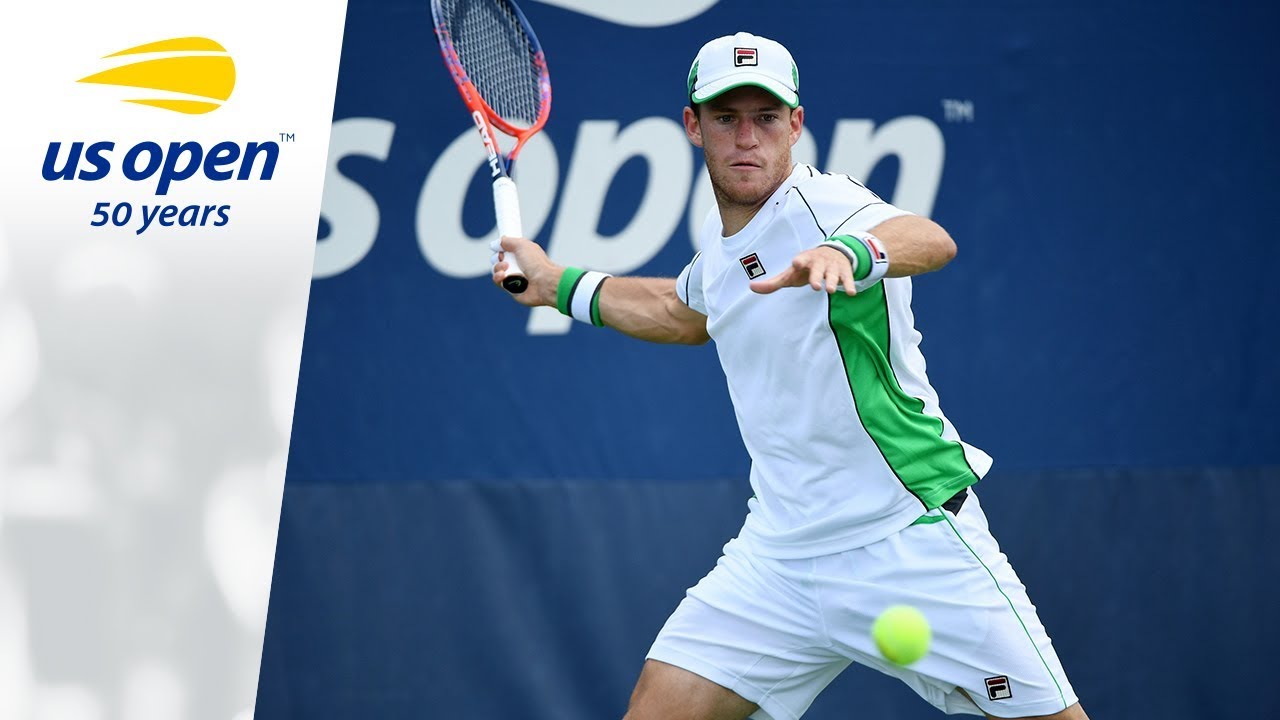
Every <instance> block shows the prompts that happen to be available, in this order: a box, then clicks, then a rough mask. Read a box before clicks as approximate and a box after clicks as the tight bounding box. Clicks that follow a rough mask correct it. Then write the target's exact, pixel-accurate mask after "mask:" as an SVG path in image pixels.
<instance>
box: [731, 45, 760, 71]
mask: <svg viewBox="0 0 1280 720" xmlns="http://www.w3.org/2000/svg"><path fill="white" fill-rule="evenodd" d="M759 64H760V59H759V57H758V56H757V55H756V49H755V48H744V47H736V48H734V49H733V66H734V67H742V66H743V65H759Z"/></svg>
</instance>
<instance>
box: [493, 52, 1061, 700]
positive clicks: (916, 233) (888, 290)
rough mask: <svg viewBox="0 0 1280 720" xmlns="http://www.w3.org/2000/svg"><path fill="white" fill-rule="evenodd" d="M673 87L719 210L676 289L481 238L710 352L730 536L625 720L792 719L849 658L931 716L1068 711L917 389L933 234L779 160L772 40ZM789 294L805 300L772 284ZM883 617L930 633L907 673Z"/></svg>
mask: <svg viewBox="0 0 1280 720" xmlns="http://www.w3.org/2000/svg"><path fill="white" fill-rule="evenodd" d="M688 83H689V107H687V108H685V110H684V126H685V131H686V133H687V135H688V137H689V141H690V142H692V143H693V144H694V145H696V146H698V147H700V148H702V150H703V153H704V155H705V156H706V164H707V171H708V172H709V173H710V174H711V182H712V187H713V188H714V189H715V196H716V204H717V211H716V212H712V213H710V214H709V215H708V217H707V219H706V222H705V223H704V224H703V227H702V231H701V238H700V239H701V242H700V247H701V248H702V252H700V253H698V254H697V255H694V257H693V260H692V261H690V263H689V264H688V265H687V266H686V267H685V268H684V270H683V271H682V272H681V273H680V276H679V277H678V278H676V279H674V280H672V279H670V278H666V279H659V278H628V277H616V278H615V277H610V276H608V275H606V274H603V273H599V272H587V271H584V270H582V269H578V268H572V267H561V266H559V265H557V264H555V263H552V262H550V260H549V259H548V258H547V256H546V254H545V253H544V252H543V251H542V249H541V248H540V247H539V246H538V245H536V244H534V243H532V242H530V241H529V240H526V239H522V238H503V239H502V241H501V248H502V250H503V251H504V252H506V253H512V254H514V255H515V256H516V257H517V258H518V259H519V262H520V265H521V266H522V267H523V268H524V271H525V273H526V275H527V276H528V279H529V289H528V290H527V291H526V292H525V293H524V294H522V295H515V296H514V297H515V298H516V299H517V300H518V301H519V302H521V303H522V304H524V305H549V306H553V307H558V308H559V309H560V311H561V312H563V313H565V314H568V315H571V316H572V317H574V318H576V319H579V320H582V321H584V322H589V323H592V324H594V325H607V326H609V327H612V328H614V329H615V330H618V331H620V332H623V333H625V334H627V335H631V336H634V337H637V338H641V339H644V340H651V341H654V342H675V343H690V344H698V343H703V342H706V341H707V340H708V339H714V340H715V341H716V347H717V350H718V351H719V355H720V362H721V365H722V366H723V368H724V372H725V375H726V377H727V379H728V386H729V394H730V397H731V398H732V400H733V405H734V409H735V410H736V412H737V416H738V424H739V427H740V429H741V432H742V439H743V441H744V443H745V444H746V447H747V450H748V451H749V452H750V454H751V461H752V466H751V486H752V488H753V489H754V490H755V497H754V498H752V500H751V501H750V502H749V503H748V507H749V510H750V512H749V513H748V515H747V519H746V522H745V524H744V525H743V527H742V531H741V533H740V534H739V535H738V537H737V538H736V539H734V540H732V541H730V542H729V544H728V545H726V546H725V548H724V555H723V556H722V557H721V558H720V560H719V562H718V563H717V564H716V567H715V568H714V569H713V570H712V571H711V573H710V574H708V575H707V576H706V577H705V578H703V579H702V581H701V582H699V583H698V584H697V585H696V586H695V587H693V588H692V589H690V590H689V592H688V595H687V596H686V597H685V599H684V600H683V602H681V603H680V605H679V607H678V608H676V611H675V612H674V614H672V616H671V617H670V619H668V620H667V623H666V625H665V626H664V627H663V628H662V631H661V632H660V633H659V634H658V638H657V640H656V641H655V642H654V644H653V647H652V648H651V649H650V651H649V655H648V659H647V661H646V662H645V666H644V669H643V671H642V672H641V674H640V679H639V682H638V683H637V685H636V689H635V692H634V694H633V695H632V698H631V706H630V708H629V710H628V712H627V718H628V719H630V720H674V719H681V718H688V719H689V720H695V719H696V720H711V719H715V720H721V719H724V720H740V719H742V718H747V717H752V718H768V719H771V720H793V719H794V718H799V717H800V716H801V715H802V714H803V713H804V712H805V710H806V708H808V707H809V705H810V703H812V702H813V699H814V698H815V697H816V696H817V694H818V693H819V692H820V691H821V690H822V689H823V688H824V687H826V685H827V684H828V683H829V682H831V680H832V679H834V678H835V676H836V675H838V674H839V673H840V672H841V671H842V670H844V668H845V667H847V666H848V665H849V663H850V662H853V661H856V662H859V663H862V664H864V665H869V666H871V667H873V668H876V669H878V670H880V671H882V672H885V673H888V674H889V675H892V676H894V677H897V678H900V679H901V680H902V681H904V682H905V683H906V684H907V685H908V686H910V687H911V688H912V689H913V690H915V691H916V692H917V693H919V694H920V695H921V696H922V697H923V698H924V699H925V700H927V701H929V702H930V703H932V704H933V705H934V706H936V707H937V708H939V709H941V710H943V711H945V712H947V713H968V714H986V715H987V716H989V717H999V718H1018V717H1050V718H1063V719H1071V720H1078V719H1081V718H1085V717H1086V716H1085V714H1084V711H1083V710H1082V709H1081V708H1080V705H1079V703H1078V702H1077V700H1076V696H1075V693H1074V692H1073V691H1072V689H1071V685H1070V684H1069V683H1068V682H1067V678H1066V675H1065V674H1064V673H1063V670H1062V666H1061V664H1060V663H1059V662H1058V658H1057V655H1056V654H1055V653H1054V650H1053V646H1052V644H1051V643H1050V641H1049V637H1048V636H1047V635H1046V634H1045V630H1044V627H1043V626H1042V625H1041V624H1040V621H1039V619H1037V617H1036V611H1035V608H1034V607H1033V606H1032V605H1031V601H1030V600H1029V599H1028V598H1027V593H1026V590H1025V588H1024V587H1023V585H1022V583H1021V582H1019V580H1018V577H1017V575H1015V574H1014V571H1013V568H1012V567H1010V565H1009V562H1008V560H1007V559H1006V558H1005V556H1004V555H1003V554H1002V553H1001V552H1000V549H999V547H998V546H997V544H996V541H995V539H994V538H992V536H991V533H990V532H989V531H988V529H987V521H986V519H985V517H984V516H983V513H982V508H981V506H980V505H979V504H978V498H977V497H976V496H975V495H974V494H973V492H972V491H971V490H969V489H968V488H969V486H971V485H973V484H974V483H976V482H977V481H978V479H979V478H980V477H982V475H983V474H985V473H986V471H987V470H988V468H990V466H991V459H990V458H989V457H987V455H986V454H984V453H983V452H982V451H981V450H978V449H977V448H975V447H973V446H971V445H968V444H965V443H963V442H961V440H960V438H959V436H958V435H957V434H956V430H955V428H954V427H952V425H951V423H950V422H948V421H947V419H946V418H945V417H944V416H943V415H942V412H941V410H940V409H939V406H938V398H937V394H936V393H935V392H934V390H933V388H932V387H931V386H930V385H929V381H928V378H927V377H926V376H925V364H924V358H923V356H922V355H921V354H920V350H919V343H920V334H919V333H918V332H916V330H915V328H914V327H913V321H912V314H911V279H910V276H912V275H919V274H921V273H926V272H930V271H933V270H937V269H939V268H941V267H942V266H944V265H946V264H947V262H949V261H950V260H951V258H952V257H953V256H954V255H955V245H954V243H953V242H952V240H951V238H950V236H949V235H948V234H947V233H946V231H944V230H943V229H942V228H940V227H939V226H938V225H936V224H934V223H933V222H931V221H929V220H927V219H925V218H921V217H917V216H915V215H912V214H910V213H907V212H905V211H903V210H900V209H898V208H895V207H893V206H892V205H889V204H888V203H886V202H884V201H883V200H881V199H880V198H879V197H877V196H876V195H875V194H874V193H872V192H871V191H870V190H868V189H867V188H866V187H864V186H863V185H862V184H861V183H859V182H858V181H857V180H854V179H853V178H850V177H848V176H847V175H830V174H824V173H821V172H819V171H818V170H816V169H814V168H813V167H810V166H808V165H796V164H793V163H792V161H791V146H792V145H793V144H794V143H795V142H796V140H797V139H798V138H799V137H800V129H801V126H802V124H803V121H804V109H803V108H802V107H800V98H799V95H798V86H799V74H798V72H797V71H796V66H795V64H794V62H793V61H792V59H791V54H790V53H789V52H787V50H786V48H784V47H783V46H782V45H780V44H778V43H776V42H774V41H772V40H768V39H765V38H762V37H757V36H754V35H750V34H747V33H738V34H737V35H733V36H726V37H722V38H717V39H715V40H712V41H711V42H709V43H707V44H706V45H705V46H703V48H702V49H701V51H700V52H699V53H698V56H697V59H696V60H694V63H693V67H692V68H691V70H690V72H689V81H688ZM504 257H505V256H495V265H494V269H493V271H494V272H493V275H494V280H495V282H497V281H500V280H501V278H502V275H503V272H504V270H505V269H506V264H505V262H503V261H502V258H504ZM806 285H807V286H808V287H809V288H812V290H813V291H818V292H812V291H806V290H786V288H797V287H803V286H806ZM895 604H908V605H913V606H915V607H916V608H918V609H919V610H921V611H922V612H923V613H924V615H925V616H926V617H927V618H928V619H929V621H930V623H931V624H932V627H933V631H934V636H933V644H932V646H931V648H930V652H929V654H928V655H926V656H925V657H924V658H923V659H922V660H920V661H918V662H916V663H915V664H913V665H911V666H909V667H899V666H897V665H893V664H891V663H889V662H888V661H886V660H885V659H884V658H882V657H881V656H880V654H879V653H878V652H877V650H876V648H875V645H874V643H873V641H872V639H871V624H872V622H873V621H874V620H875V618H876V617H877V616H878V615H879V614H880V613H881V612H882V611H883V610H885V609H886V608H888V607H889V606H891V605H895Z"/></svg>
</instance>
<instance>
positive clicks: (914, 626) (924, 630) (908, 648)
mask: <svg viewBox="0 0 1280 720" xmlns="http://www.w3.org/2000/svg"><path fill="white" fill-rule="evenodd" d="M871 637H872V638H873V639H874V640H875V641H876V647H878V648H880V654H881V655H884V656H885V659H887V660H888V661H889V662H891V663H894V664H897V665H910V664H911V663H913V662H915V661H917V660H919V659H920V658H922V657H924V656H925V653H927V652H929V641H930V640H931V639H932V638H933V632H932V631H931V630H930V629H929V621H928V620H926V619H925V618H924V615H923V614H922V613H921V612H920V611H919V610H917V609H915V608H913V607H911V606H910V605H894V606H893V607H891V608H889V609H888V610H885V611H884V612H882V613H880V617H878V618H876V621H875V624H873V625H872V626H871Z"/></svg>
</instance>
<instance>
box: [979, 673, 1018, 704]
mask: <svg viewBox="0 0 1280 720" xmlns="http://www.w3.org/2000/svg"><path fill="white" fill-rule="evenodd" d="M985 682H986V683H987V697H988V698H991V699H992V700H1008V699H1009V698H1011V697H1013V688H1011V687H1009V678H1007V677H1005V676H1004V675H997V676H996V677H989V678H987V679H986V681H985Z"/></svg>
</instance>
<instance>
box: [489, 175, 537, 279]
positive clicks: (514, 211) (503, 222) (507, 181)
mask: <svg viewBox="0 0 1280 720" xmlns="http://www.w3.org/2000/svg"><path fill="white" fill-rule="evenodd" d="M493 210H494V212H495V213H496V214H497V216H498V234H499V235H506V236H509V237H523V236H524V230H523V229H522V228H521V225H520V196H519V194H517V193H516V184H515V182H514V181H512V180H511V178H509V177H500V178H498V179H497V180H494V181H493ZM503 260H504V261H505V262H506V263H507V273H506V274H505V275H503V276H502V287H503V288H504V289H505V290H506V291H507V292H509V293H511V294H512V295H519V294H520V293H522V292H524V291H525V288H527V287H529V280H528V278H526V277H525V276H524V271H523V270H521V269H520V264H519V263H517V262H516V256H515V255H512V254H511V253H507V254H506V257H505V258H503Z"/></svg>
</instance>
